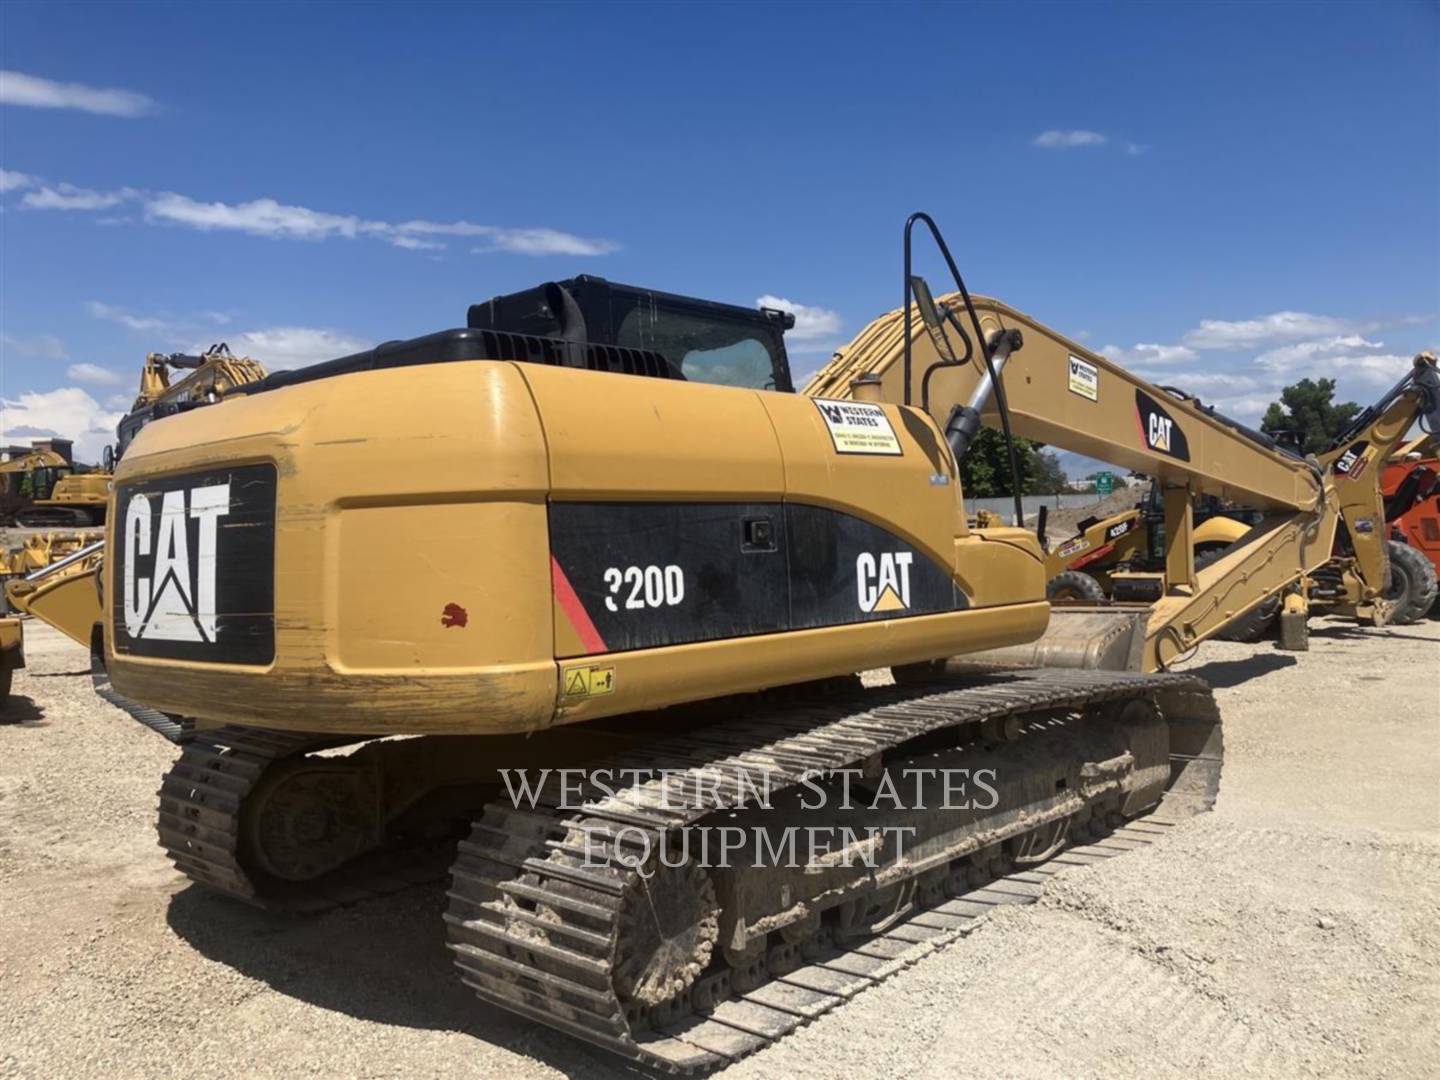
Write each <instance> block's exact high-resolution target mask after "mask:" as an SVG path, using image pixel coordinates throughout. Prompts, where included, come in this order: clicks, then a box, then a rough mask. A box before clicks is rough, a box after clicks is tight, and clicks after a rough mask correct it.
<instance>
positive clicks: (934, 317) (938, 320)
mask: <svg viewBox="0 0 1440 1080" xmlns="http://www.w3.org/2000/svg"><path fill="white" fill-rule="evenodd" d="M910 294H911V295H912V296H914V297H915V306H916V307H917V308H919V309H920V318H921V320H923V321H924V323H925V329H926V330H928V331H930V340H931V341H933V342H934V343H935V351H936V352H938V353H939V354H940V357H941V359H943V360H945V361H947V362H950V363H954V361H955V350H954V349H953V348H952V347H951V345H950V338H949V336H948V335H946V333H945V320H944V318H943V317H942V316H941V314H940V305H939V304H937V303H935V296H934V294H932V293H931V292H930V283H929V282H927V281H926V280H925V279H924V278H923V277H921V276H920V275H919V274H911V275H910Z"/></svg>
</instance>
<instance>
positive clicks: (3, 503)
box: [0, 439, 110, 529]
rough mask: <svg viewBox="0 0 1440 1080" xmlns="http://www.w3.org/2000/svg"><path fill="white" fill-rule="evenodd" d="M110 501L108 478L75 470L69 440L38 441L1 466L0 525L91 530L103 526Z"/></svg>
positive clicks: (105, 475)
mask: <svg viewBox="0 0 1440 1080" xmlns="http://www.w3.org/2000/svg"><path fill="white" fill-rule="evenodd" d="M109 498H110V477H109V475H108V474H102V473H98V472H95V471H94V470H88V469H86V467H85V466H77V465H76V464H75V462H74V460H73V459H72V457H71V455H70V441H69V440H68V439H39V440H35V442H34V443H33V446H32V449H31V450H30V451H29V452H28V453H25V454H21V455H19V456H17V457H14V458H12V459H11V460H9V461H6V462H0V521H8V522H13V523H14V524H16V525H20V526H23V527H25V528H41V529H43V528H70V527H75V528H88V527H91V526H95V525H100V524H103V523H104V521H105V507H106V506H107V505H108V502H109Z"/></svg>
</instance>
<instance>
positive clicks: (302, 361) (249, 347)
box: [192, 326, 372, 371]
mask: <svg viewBox="0 0 1440 1080" xmlns="http://www.w3.org/2000/svg"><path fill="white" fill-rule="evenodd" d="M228 343H229V345H230V351H231V352H233V353H234V354H235V355H236V356H250V357H253V358H254V359H256V360H259V361H260V362H261V363H262V364H264V365H265V366H266V367H267V368H269V369H270V370H271V371H282V370H285V369H286V368H296V367H304V366H305V365H307V364H316V363H319V362H320V361H321V360H333V359H334V358H335V357H337V356H348V355H350V354H351V353H357V352H362V351H363V350H365V349H368V348H370V347H371V344H372V343H371V342H368V341H362V340H360V339H359V338H353V337H350V336H349V335H348V334H342V333H338V332H337V331H334V330H320V329H315V328H312V327H308V326H275V327H271V328H269V329H265V330H247V331H245V332H244V333H242V334H235V335H231V336H229V337H228ZM205 347H206V346H205V345H200V344H197V345H196V346H195V347H194V348H193V349H192V351H193V352H202V351H203V350H204V349H205Z"/></svg>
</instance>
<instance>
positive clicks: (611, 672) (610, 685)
mask: <svg viewBox="0 0 1440 1080" xmlns="http://www.w3.org/2000/svg"><path fill="white" fill-rule="evenodd" d="M562 678H563V680H564V684H565V696H566V697H567V698H583V697H599V696H600V695H601V694H613V693H614V692H615V665H614V664H592V665H590V666H588V667H568V668H566V669H565V670H564V674H563V676H562Z"/></svg>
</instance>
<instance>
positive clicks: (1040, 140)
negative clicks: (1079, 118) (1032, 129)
mask: <svg viewBox="0 0 1440 1080" xmlns="http://www.w3.org/2000/svg"><path fill="white" fill-rule="evenodd" d="M1107 141H1108V140H1107V139H1106V137H1105V136H1104V135H1101V134H1100V132H1098V131H1085V130H1084V129H1077V130H1074V131H1061V130H1059V129H1057V128H1051V129H1050V130H1049V131H1042V132H1041V133H1040V134H1039V135H1036V136H1035V138H1033V139H1032V140H1030V144H1031V145H1032V146H1038V147H1040V149H1042V150H1070V149H1073V148H1074V147H1077V146H1104V145H1105V143H1106V142H1107Z"/></svg>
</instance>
